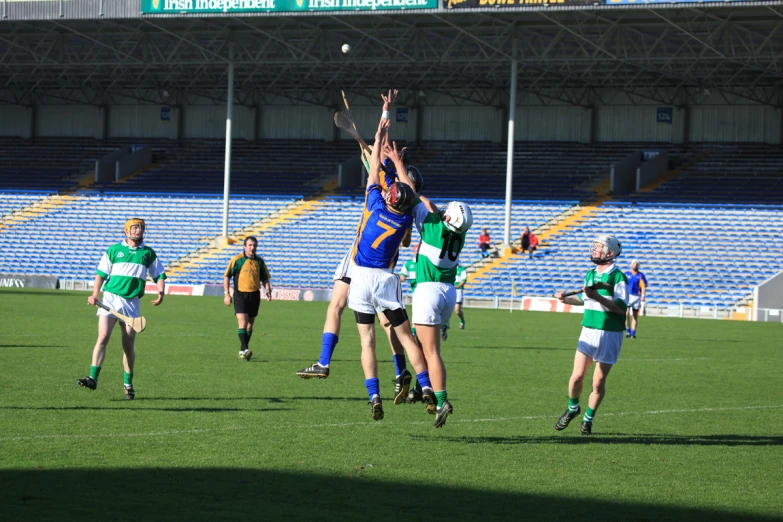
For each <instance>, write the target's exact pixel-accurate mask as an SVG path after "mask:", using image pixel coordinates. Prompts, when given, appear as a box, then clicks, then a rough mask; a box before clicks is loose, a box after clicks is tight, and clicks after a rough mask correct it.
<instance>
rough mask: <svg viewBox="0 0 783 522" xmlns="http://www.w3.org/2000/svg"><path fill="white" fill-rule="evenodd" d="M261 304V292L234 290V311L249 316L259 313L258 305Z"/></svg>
mask: <svg viewBox="0 0 783 522" xmlns="http://www.w3.org/2000/svg"><path fill="white" fill-rule="evenodd" d="M260 304H261V292H238V291H234V313H235V314H247V315H248V317H255V316H257V315H258V307H259V305H260Z"/></svg>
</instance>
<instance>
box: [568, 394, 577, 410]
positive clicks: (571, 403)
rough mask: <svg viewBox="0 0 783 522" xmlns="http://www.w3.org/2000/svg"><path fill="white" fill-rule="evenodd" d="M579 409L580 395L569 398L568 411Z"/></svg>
mask: <svg viewBox="0 0 783 522" xmlns="http://www.w3.org/2000/svg"><path fill="white" fill-rule="evenodd" d="M578 409H579V397H577V398H576V399H572V398H571V397H569V398H568V411H570V412H571V413H576V411H577V410H578Z"/></svg>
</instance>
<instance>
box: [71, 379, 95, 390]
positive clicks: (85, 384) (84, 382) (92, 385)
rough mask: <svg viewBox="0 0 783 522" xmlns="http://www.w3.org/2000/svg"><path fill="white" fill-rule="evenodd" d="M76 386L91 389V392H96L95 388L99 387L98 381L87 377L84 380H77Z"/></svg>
mask: <svg viewBox="0 0 783 522" xmlns="http://www.w3.org/2000/svg"><path fill="white" fill-rule="evenodd" d="M76 384H78V385H79V386H83V387H84V388H89V389H91V390H95V388H97V387H98V381H96V380H95V379H93V378H92V377H85V378H84V379H76Z"/></svg>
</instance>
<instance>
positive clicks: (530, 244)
mask: <svg viewBox="0 0 783 522" xmlns="http://www.w3.org/2000/svg"><path fill="white" fill-rule="evenodd" d="M520 240H521V241H522V252H527V253H528V254H532V253H533V252H534V251H535V250H536V248H538V238H537V237H536V235H535V234H534V233H532V232H531V231H530V228H529V227H525V230H524V231H523V232H522V236H521V237H520Z"/></svg>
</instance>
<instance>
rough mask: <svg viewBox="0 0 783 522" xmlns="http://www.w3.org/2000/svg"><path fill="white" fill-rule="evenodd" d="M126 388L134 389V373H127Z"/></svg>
mask: <svg viewBox="0 0 783 522" xmlns="http://www.w3.org/2000/svg"><path fill="white" fill-rule="evenodd" d="M124 382H125V386H130V387H133V372H130V373H128V372H125V381H124Z"/></svg>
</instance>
